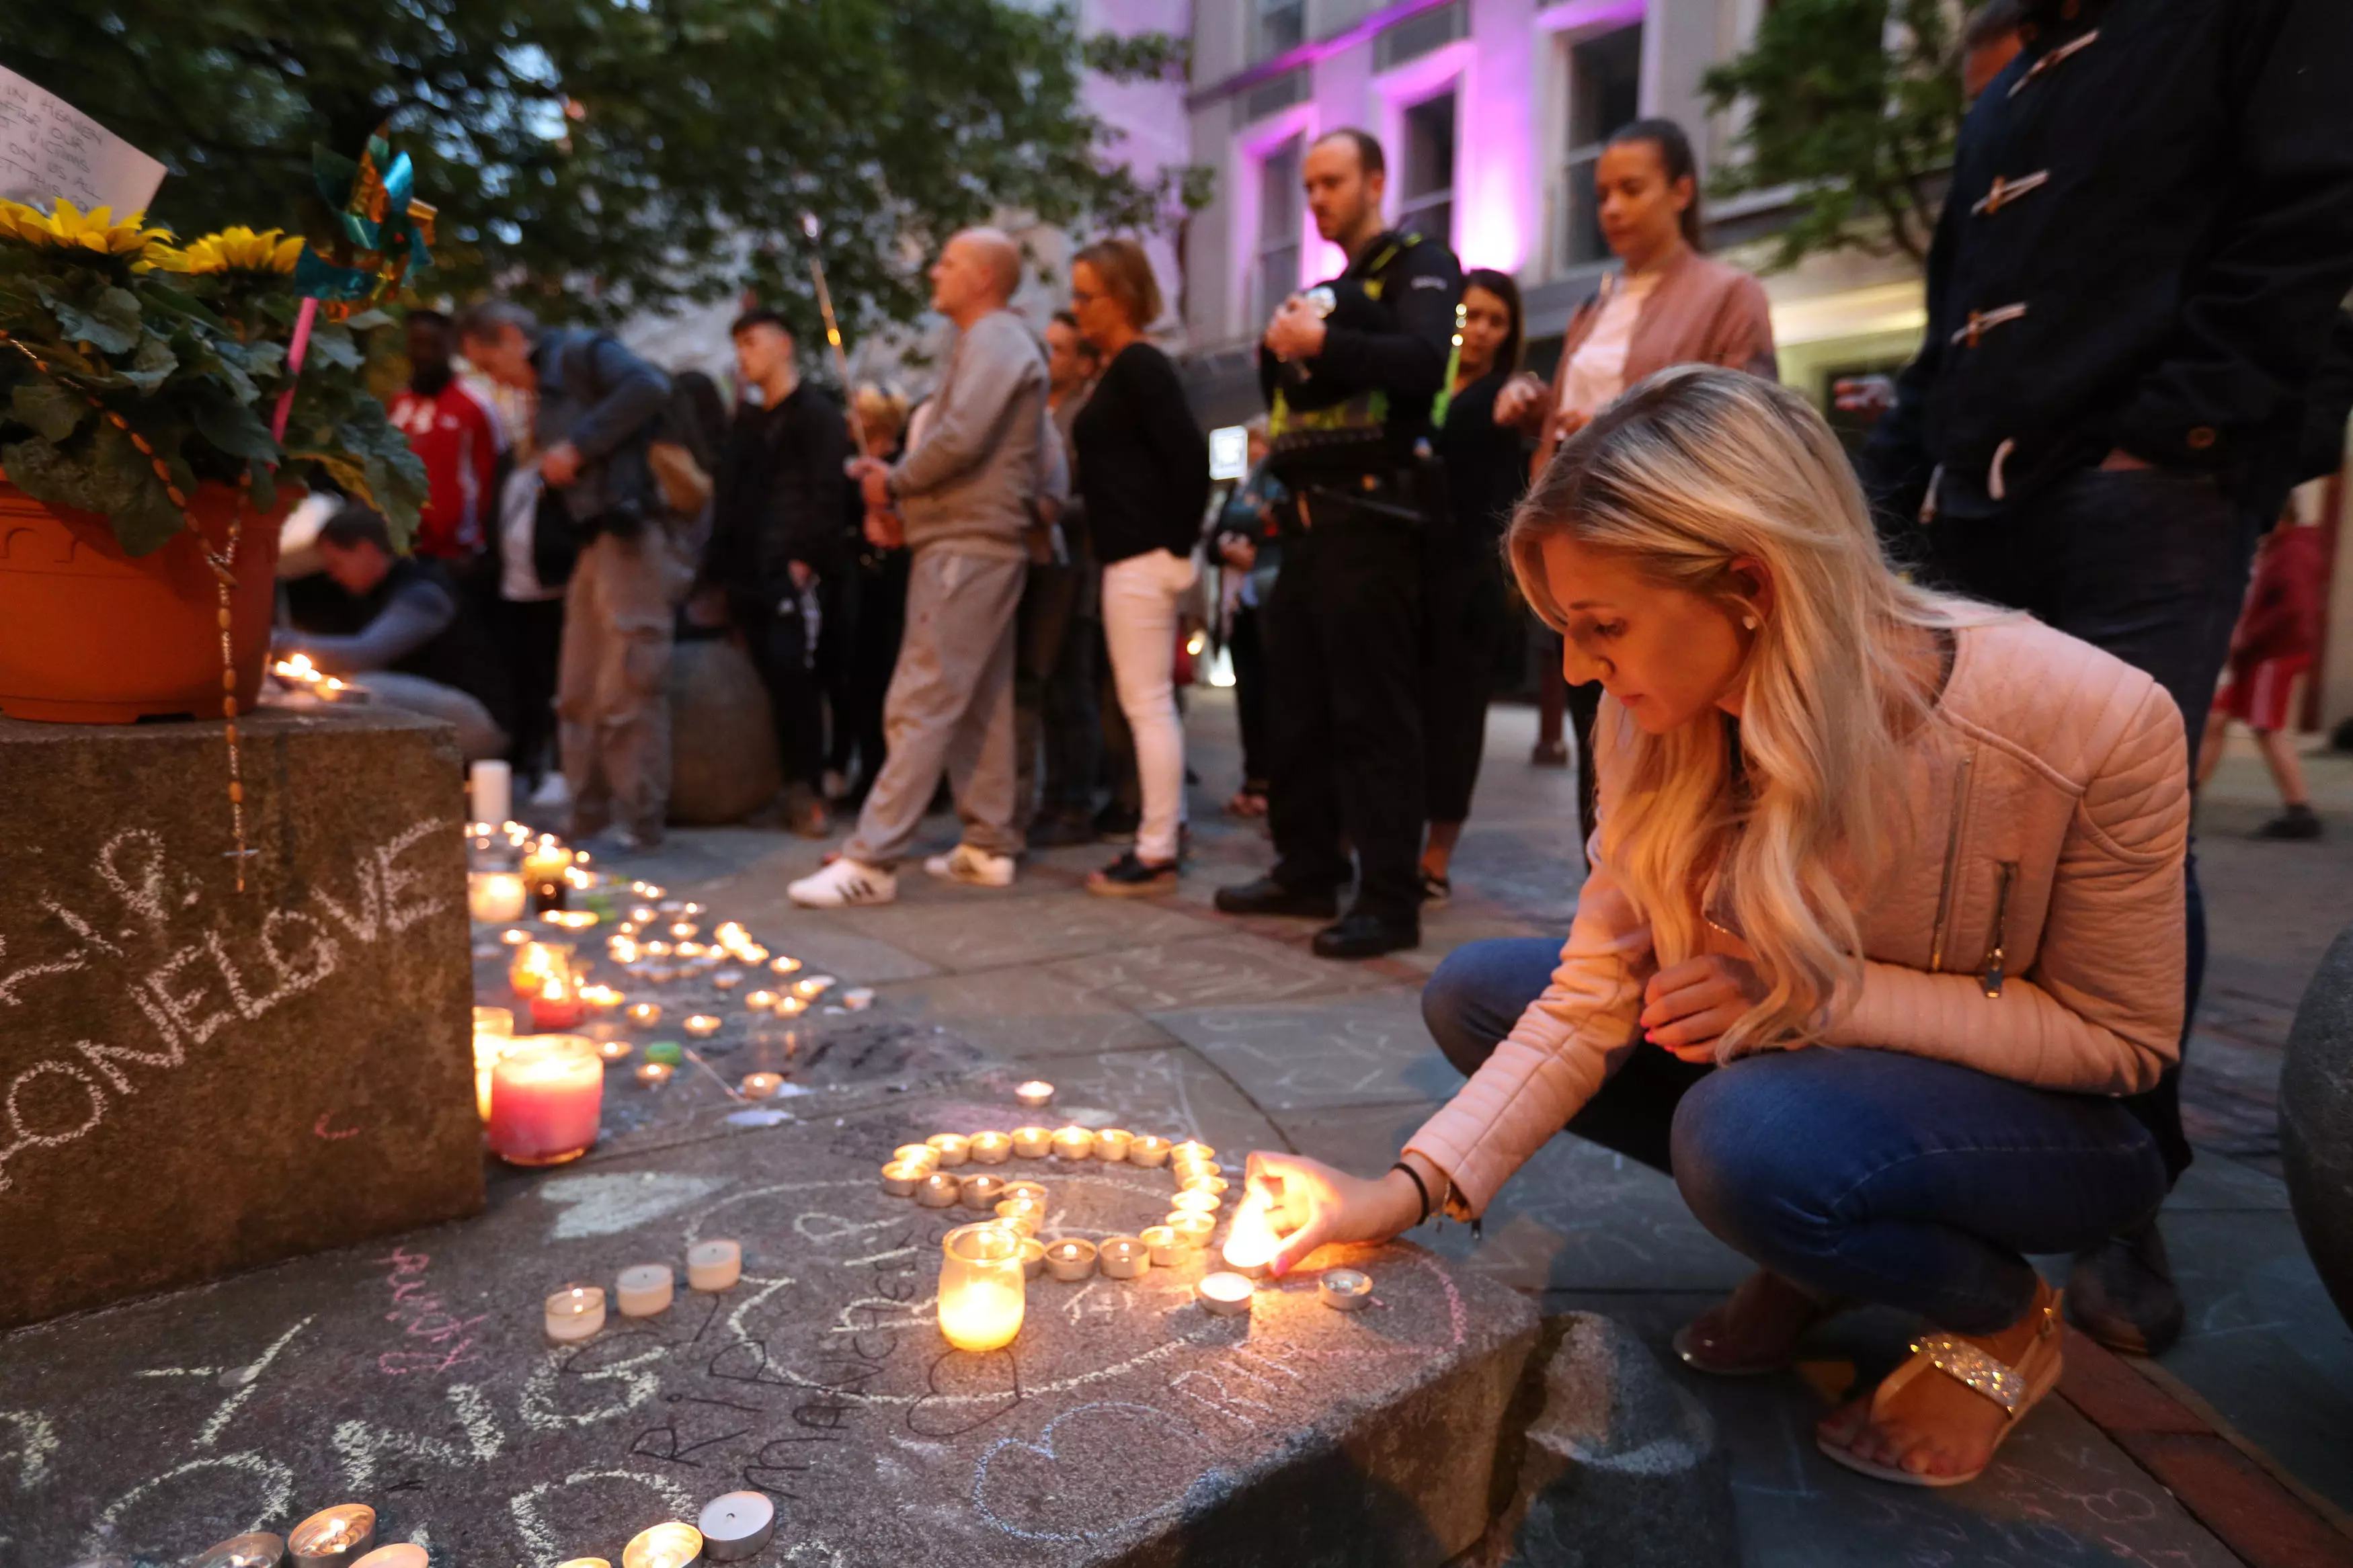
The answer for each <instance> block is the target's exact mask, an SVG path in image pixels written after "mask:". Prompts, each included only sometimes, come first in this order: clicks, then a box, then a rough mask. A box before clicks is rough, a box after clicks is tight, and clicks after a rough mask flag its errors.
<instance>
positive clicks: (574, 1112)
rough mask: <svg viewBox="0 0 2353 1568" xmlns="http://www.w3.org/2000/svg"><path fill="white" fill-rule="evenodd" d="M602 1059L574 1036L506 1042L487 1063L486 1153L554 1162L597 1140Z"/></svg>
mask: <svg viewBox="0 0 2353 1568" xmlns="http://www.w3.org/2000/svg"><path fill="white" fill-rule="evenodd" d="M604 1109H605V1062H604V1058H601V1057H599V1056H598V1055H597V1054H596V1047H595V1046H593V1045H591V1044H590V1043H589V1042H588V1041H587V1040H586V1039H583V1038H582V1037H579V1036H578V1035H534V1036H531V1037H526V1038H524V1039H520V1040H516V1041H513V1042H512V1043H511V1044H510V1045H509V1046H508V1047H507V1048H506V1050H505V1051H504V1052H503V1053H501V1056H500V1057H499V1059H498V1061H497V1063H496V1064H495V1065H494V1066H492V1067H491V1121H490V1144H491V1153H493V1154H496V1155H497V1156H498V1157H499V1158H500V1159H501V1160H504V1161H506V1162H507V1163H509V1164H512V1165H557V1164H562V1163H564V1162H565V1161H566V1160H575V1159H578V1158H579V1157H580V1156H581V1155H583V1154H585V1153H586V1152H588V1150H589V1149H590V1147H591V1146H593V1145H594V1144H595V1143H596V1127H597V1121H598V1120H599V1118H600V1117H601V1116H602V1114H603V1112H604Z"/></svg>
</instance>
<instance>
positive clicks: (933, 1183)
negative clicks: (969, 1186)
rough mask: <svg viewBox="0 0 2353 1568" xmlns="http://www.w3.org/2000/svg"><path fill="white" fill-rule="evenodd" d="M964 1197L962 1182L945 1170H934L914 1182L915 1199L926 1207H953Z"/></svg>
mask: <svg viewBox="0 0 2353 1568" xmlns="http://www.w3.org/2000/svg"><path fill="white" fill-rule="evenodd" d="M963 1197H964V1184H963V1183H961V1182H959V1181H957V1180H956V1179H955V1177H954V1176H951V1175H949V1174H948V1173H946V1172H945V1171H934V1172H933V1173H931V1174H930V1175H928V1176H925V1177H924V1178H923V1180H922V1181H920V1182H917V1183H916V1184H915V1201H916V1202H917V1203H919V1204H921V1205H923V1206H924V1207H925V1208H927V1209H944V1208H954V1207H955V1205H956V1204H957V1203H958V1202H959V1201H960V1200H961V1199H962V1198H963Z"/></svg>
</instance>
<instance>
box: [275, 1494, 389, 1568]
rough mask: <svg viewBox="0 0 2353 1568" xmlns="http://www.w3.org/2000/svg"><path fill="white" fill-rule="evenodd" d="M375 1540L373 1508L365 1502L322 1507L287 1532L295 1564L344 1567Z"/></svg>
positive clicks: (302, 1567)
mask: <svg viewBox="0 0 2353 1568" xmlns="http://www.w3.org/2000/svg"><path fill="white" fill-rule="evenodd" d="M374 1544H375V1510H374V1509H372V1508H370V1507H368V1505H367V1504H365V1503H364V1502H346V1503H338V1504H337V1505H336V1506H334V1507H333V1508H322V1509H321V1510H319V1511H318V1512H316V1513H314V1514H312V1515H311V1517H310V1518H308V1519H306V1520H304V1521H302V1522H301V1523H300V1524H298V1525H296V1526H295V1527H294V1528H293V1529H291V1530H290V1531H287V1532H286V1551H287V1553H288V1555H290V1557H291V1558H292V1559H293V1561H294V1563H295V1568H343V1564H345V1563H352V1562H354V1561H356V1560H357V1559H359V1558H360V1557H362V1556H364V1555H365V1554H366V1552H367V1549H368V1548H369V1547H370V1546H372V1545H374Z"/></svg>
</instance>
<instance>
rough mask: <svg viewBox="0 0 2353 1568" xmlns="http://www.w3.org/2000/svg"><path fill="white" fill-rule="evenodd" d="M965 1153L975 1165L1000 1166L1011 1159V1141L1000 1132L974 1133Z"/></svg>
mask: <svg viewBox="0 0 2353 1568" xmlns="http://www.w3.org/2000/svg"><path fill="white" fill-rule="evenodd" d="M965 1152H967V1153H968V1154H970V1155H971V1156H972V1160H973V1163H975V1164H977V1165H1002V1164H1003V1163H1005V1162H1006V1161H1007V1160H1008V1159H1009V1158H1011V1157H1012V1154H1013V1140H1012V1139H1011V1138H1009V1137H1008V1136H1007V1135H1006V1134H1004V1133H1002V1132H976V1133H974V1134H973V1135H972V1142H971V1143H970V1144H969V1145H968V1146H967V1148H966V1150H965Z"/></svg>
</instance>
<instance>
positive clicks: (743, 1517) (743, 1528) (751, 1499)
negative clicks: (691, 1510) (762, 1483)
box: [695, 1492, 776, 1563]
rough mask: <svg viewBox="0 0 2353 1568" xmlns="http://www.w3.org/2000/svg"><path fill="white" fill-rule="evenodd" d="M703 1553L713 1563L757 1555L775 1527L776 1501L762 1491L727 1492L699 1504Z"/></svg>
mask: <svg viewBox="0 0 2353 1568" xmlns="http://www.w3.org/2000/svg"><path fill="white" fill-rule="evenodd" d="M695 1522H696V1523H697V1524H698V1525H700V1526H701V1527H702V1555H703V1556H704V1557H705V1558H707V1559H708V1560H710V1561H711V1562H713V1563H736V1562H741V1561H742V1560H743V1559H744V1558H746V1557H756V1556H758V1555H759V1553H760V1552H761V1550H762V1549H763V1548H765V1546H766V1545H767V1544H768V1540H769V1538H770V1537H771V1536H773V1535H774V1534H775V1533H776V1504H775V1503H773V1502H770V1501H769V1500H768V1499H767V1496H766V1495H765V1493H762V1492H729V1493H727V1494H726V1495H725V1496H723V1497H715V1498H712V1500H710V1501H709V1502H707V1503H704V1504H703V1505H702V1514H701V1515H700V1516H699V1517H697V1519H696V1520H695Z"/></svg>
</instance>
